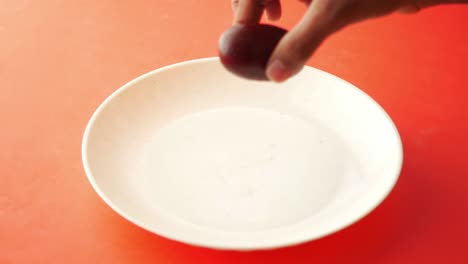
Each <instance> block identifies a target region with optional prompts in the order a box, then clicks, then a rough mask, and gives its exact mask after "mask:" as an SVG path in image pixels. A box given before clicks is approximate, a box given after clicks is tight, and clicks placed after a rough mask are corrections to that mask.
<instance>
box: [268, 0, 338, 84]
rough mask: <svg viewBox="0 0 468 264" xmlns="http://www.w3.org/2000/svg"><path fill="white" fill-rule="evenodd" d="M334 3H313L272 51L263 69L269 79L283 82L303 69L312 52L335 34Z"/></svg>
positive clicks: (326, 1)
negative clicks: (329, 36)
mask: <svg viewBox="0 0 468 264" xmlns="http://www.w3.org/2000/svg"><path fill="white" fill-rule="evenodd" d="M332 2H333V5H332V4H331V3H332ZM336 3H337V2H336V1H328V0H325V1H314V2H312V4H311V5H310V7H309V8H308V10H307V12H306V13H305V15H304V17H303V18H302V19H301V21H300V22H299V23H298V24H297V25H296V26H295V27H294V28H293V29H292V30H291V31H290V32H288V33H287V34H286V35H285V36H284V37H283V38H282V39H281V41H280V42H279V43H278V46H277V47H276V48H275V50H274V51H273V54H272V55H271V57H270V59H269V62H268V66H267V70H266V74H267V76H268V78H269V79H270V80H272V81H276V82H282V81H285V80H286V79H288V78H290V77H292V76H293V75H295V74H296V73H298V72H299V71H300V70H301V69H302V67H303V66H304V64H305V62H306V61H307V60H308V58H310V56H311V55H312V53H313V52H314V51H315V49H316V48H317V47H318V46H319V45H320V44H321V43H322V41H323V40H324V39H325V38H326V37H327V36H328V35H329V34H331V33H332V32H333V31H334V26H333V23H334V19H333V18H334V17H335V13H337V10H338V9H337V7H336Z"/></svg>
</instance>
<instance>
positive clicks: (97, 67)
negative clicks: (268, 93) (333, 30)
mask: <svg viewBox="0 0 468 264" xmlns="http://www.w3.org/2000/svg"><path fill="white" fill-rule="evenodd" d="M288 2H290V1H288ZM0 6H1V7H0V89H1V90H0V91H1V96H0V124H1V129H0V147H1V151H0V180H1V182H0V263H1V264H12V263H15V264H16V263H65V262H66V263H115V264H118V263H392V264H394V263H450V264H453V263H466V261H467V259H468V250H467V249H466V245H468V227H467V223H468V138H467V135H468V103H466V98H468V89H467V88H468V70H467V69H468V33H467V27H468V6H450V7H437V8H431V9H428V10H425V11H423V12H421V13H419V14H417V15H412V16H404V15H393V16H390V17H386V18H382V19H378V20H374V21H370V22H367V23H361V24H357V25H353V26H352V27H349V28H347V29H345V30H343V31H341V32H339V33H338V34H336V35H334V36H333V37H331V38H330V39H328V40H327V41H326V43H325V44H324V45H323V46H322V47H321V48H320V50H319V51H317V53H316V55H315V56H314V57H313V58H312V59H311V60H310V62H309V64H310V65H312V66H315V67H318V68H320V69H324V70H326V71H329V72H331V73H333V74H336V75H338V76H340V77H342V78H344V79H346V80H349V81H350V82H352V83H354V84H356V85H357V86H358V87H360V88H362V89H363V90H364V91H366V92H367V93H369V94H370V95H371V96H372V97H374V98H375V99H376V100H377V101H378V102H379V103H380V104H381V105H382V106H383V107H384V108H385V109H386V110H387V111H388V113H389V114H390V115H391V116H392V118H393V119H394V121H395V123H396V124H397V126H398V128H399V131H400V133H401V136H402V139H403V143H404V149H405V160H404V167H403V172H402V174H401V179H400V181H399V182H398V184H397V185H396V187H395V189H394V191H393V192H392V193H391V195H390V196H389V197H388V198H387V199H386V200H385V201H384V203H383V204H382V205H381V206H380V207H378V209H376V210H375V211H374V212H372V213H371V214H370V215H369V216H367V217H366V218H364V219H363V220H362V221H359V222H358V223H356V224H354V225H353V226H351V227H350V228H347V229H345V230H343V231H341V232H338V233H336V234H334V235H332V236H329V237H326V238H323V239H321V240H318V241H314V242H310V243H307V244H304V245H300V246H296V247H291V248H285V249H280V250H275V251H262V252H248V253H237V252H226V251H214V250H209V249H203V248H196V247H191V246H187V245H183V244H180V243H177V242H173V241H169V240H166V239H164V238H161V237H159V236H156V235H153V234H151V233H148V232H146V231H143V230H142V229H140V228H138V227H136V226H134V225H133V224H131V223H129V222H127V221H126V220H124V219H122V218H121V217H119V216H118V215H117V214H116V213H114V212H113V211H111V209H109V208H108V207H107V206H106V205H105V204H104V202H103V201H101V200H100V199H99V198H98V196H97V195H96V194H95V193H94V191H93V190H92V188H91V186H90V184H89V183H88V182H87V179H86V177H85V174H84V172H83V169H82V165H81V157H80V144H81V137H82V132H83V129H84V127H85V125H86V122H87V121H88V119H89V117H90V115H91V114H92V113H93V111H94V110H95V108H96V107H97V106H98V105H99V104H100V103H101V102H102V100H103V99H104V98H105V97H106V96H108V95H109V94H110V93H111V92H112V91H114V90H115V89H117V88H118V87H119V86H121V85H122V84H124V83H125V82H127V81H129V80H131V79H133V78H134V77H137V76H139V75H141V74H143V73H145V72H148V71H150V70H153V69H155V68H158V67H161V66H164V65H167V64H171V63H174V62H178V61H183V60H187V59H193V58H199V57H206V56H215V55H216V45H217V39H218V37H219V35H220V34H221V32H222V31H223V30H224V29H225V28H227V27H228V26H229V25H230V23H231V14H230V5H229V1H228V0H224V1H220V0H211V1H209V0H205V1H199V0H185V1H169V0H159V1H143V0H137V1H121V0H120V1H119V0H100V1H53V0H43V1H29V0H21V1H20V0H4V1H2V2H1V4H0ZM302 11H303V8H302V6H301V5H300V4H298V3H295V1H292V2H291V3H290V5H288V6H286V7H285V10H284V12H285V18H284V19H283V20H282V21H281V22H280V25H281V26H284V27H286V28H290V27H291V26H292V25H293V24H294V22H295V21H296V20H297V18H299V17H300V16H301V14H302Z"/></svg>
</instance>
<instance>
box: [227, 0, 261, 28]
mask: <svg viewBox="0 0 468 264" xmlns="http://www.w3.org/2000/svg"><path fill="white" fill-rule="evenodd" d="M266 2H267V0H232V7H233V9H234V23H235V24H257V23H258V22H259V21H260V19H261V18H262V14H263V11H264V9H265V4H266Z"/></svg>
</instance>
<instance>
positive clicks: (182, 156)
mask: <svg viewBox="0 0 468 264" xmlns="http://www.w3.org/2000/svg"><path fill="white" fill-rule="evenodd" d="M82 155H83V163H84V168H85V170H86V174H87V176H88V178H89V181H90V182H91V184H92V186H93V187H94V189H95V190H96V192H97V193H98V194H99V195H100V197H101V198H102V199H103V200H104V201H105V202H106V203H107V204H108V205H109V206H110V207H111V208H113V209H114V210H115V211H116V212H118V213H119V214H120V215H121V216H123V217H125V218H126V219H128V220H129V221H131V222H133V223H135V224H136V225H138V226H140V227H142V228H144V229H147V230H149V231H151V232H154V233H156V234H158V235H161V236H164V237H166V238H169V239H173V240H177V241H180V242H184V243H188V244H192V245H197V246H203V247H210V248H217V249H234V250H253V249H269V248H277V247H283V246H289V245H293V244H298V243H302V242H306V241H310V240H314V239H317V238H320V237H323V236H325V235H328V234H331V233H333V232H336V231H338V230H340V229H343V228H345V227H347V226H349V225H350V224H352V223H353V222H355V221H357V220H359V219H360V218H362V217H363V216H365V215H366V214H368V213H369V212H370V211H372V210H373V209H374V208H375V207H376V206H377V205H379V204H380V203H381V201H382V200H383V199H384V198H385V197H386V196H387V195H388V194H389V192H390V191H391V189H392V188H393V186H394V184H395V182H396V181H397V179H398V176H399V173H400V169H401V165H402V146H401V141H400V137H399V135H398V132H397V129H396V128H395V125H394V124H393V122H392V121H391V119H390V118H389V116H388V115H387V114H386V113H385V111H384V110H383V109H382V108H381V107H380V106H379V105H378V104H377V103H376V102H375V101H373V100H372V99H371V98H370V97H369V96H367V95H366V94H365V93H363V92H362V91H361V90H359V89H358V88H356V87H354V86H353V85H351V84H349V83H347V82H345V81H343V80H341V79H339V78H338V77H335V76H333V75H331V74H328V73H326V72H323V71H320V70H317V69H315V68H311V67H306V68H305V69H304V70H303V71H302V72H301V73H300V74H299V75H297V76H296V77H294V78H292V79H291V80H289V81H287V82H285V83H282V84H275V83H271V82H262V81H248V80H244V79H241V78H238V77H236V76H233V75H232V74H230V73H229V72H227V71H226V70H225V69H224V68H223V67H222V65H221V64H220V62H219V60H218V59H217V58H206V59H199V60H193V61H187V62H183V63H178V64H175V65H171V66H167V67H164V68H161V69H158V70H155V71H153V72H150V73H148V74H145V75H143V76H141V77H138V78H137V79H135V80H133V81H131V82H129V83H128V84H126V85H124V86H123V87H121V88H120V89H118V90H117V91H116V92H115V93H114V94H112V95H111V96H110V97H109V98H107V99H106V100H105V101H104V102H103V103H102V105H101V106H100V107H99V108H98V109H97V111H96V112H95V113H94V115H93V116H92V117H91V120H90V121H89V124H88V126H87V128H86V131H85V134H84V138H83V147H82Z"/></svg>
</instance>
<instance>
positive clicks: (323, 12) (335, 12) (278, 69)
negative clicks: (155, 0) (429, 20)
mask: <svg viewBox="0 0 468 264" xmlns="http://www.w3.org/2000/svg"><path fill="white" fill-rule="evenodd" d="M300 1H301V2H304V3H305V4H306V5H307V6H308V8H307V11H306V13H305V15H304V17H303V18H302V19H301V21H299V23H298V24H297V25H296V26H295V27H294V28H293V29H292V30H291V31H290V32H288V33H287V34H286V35H285V36H284V37H283V38H282V39H281V41H280V42H279V43H278V46H277V47H276V49H275V50H274V52H273V54H272V55H271V57H270V59H269V62H268V64H267V65H268V66H267V70H266V74H267V76H268V78H269V79H270V80H272V81H276V82H282V81H284V80H286V79H288V78H290V77H291V76H293V75H295V74H296V73H298V72H299V71H300V70H301V69H302V67H303V66H304V64H305V63H306V61H307V60H308V59H309V58H310V57H311V56H312V53H313V52H314V51H315V50H316V49H317V47H318V46H319V45H320V44H321V43H322V42H323V41H324V40H325V38H327V37H328V36H329V35H330V34H332V33H334V32H336V31H337V30H339V29H341V28H343V27H345V26H346V25H349V24H352V23H355V22H358V21H361V20H364V19H369V18H373V17H379V16H383V15H387V14H390V13H392V12H395V11H401V12H405V13H408V12H409V13H411V12H416V11H418V10H420V9H421V8H423V7H426V6H429V5H435V4H441V3H457V2H458V3H462V2H464V3H466V2H468V0H300ZM232 7H233V10H234V23H240V24H255V23H258V22H259V21H260V19H261V17H262V14H263V12H264V11H265V13H266V15H267V17H268V18H269V19H270V20H277V19H279V18H280V17H281V4H280V0H232Z"/></svg>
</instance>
